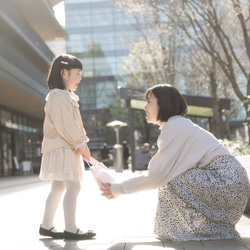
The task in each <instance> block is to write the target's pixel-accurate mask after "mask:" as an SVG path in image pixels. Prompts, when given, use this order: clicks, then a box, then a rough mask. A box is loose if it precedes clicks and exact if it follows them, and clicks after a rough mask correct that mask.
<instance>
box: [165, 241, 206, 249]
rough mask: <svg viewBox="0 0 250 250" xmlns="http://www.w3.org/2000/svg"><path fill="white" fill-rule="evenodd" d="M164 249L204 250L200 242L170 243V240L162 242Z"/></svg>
mask: <svg viewBox="0 0 250 250" xmlns="http://www.w3.org/2000/svg"><path fill="white" fill-rule="evenodd" d="M162 242H163V246H164V249H165V248H167V249H178V250H179V249H181V250H184V249H186V247H187V248H188V249H192V250H193V249H194V250H196V249H204V245H203V244H202V242H201V241H185V242H184V241H171V240H162Z"/></svg>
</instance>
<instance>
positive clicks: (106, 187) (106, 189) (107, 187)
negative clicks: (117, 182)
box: [100, 183, 115, 199]
mask: <svg viewBox="0 0 250 250" xmlns="http://www.w3.org/2000/svg"><path fill="white" fill-rule="evenodd" d="M100 190H101V191H102V195H103V196H105V197H106V198H107V199H114V198H115V196H114V195H113V194H112V191H111V183H102V187H101V188H100Z"/></svg>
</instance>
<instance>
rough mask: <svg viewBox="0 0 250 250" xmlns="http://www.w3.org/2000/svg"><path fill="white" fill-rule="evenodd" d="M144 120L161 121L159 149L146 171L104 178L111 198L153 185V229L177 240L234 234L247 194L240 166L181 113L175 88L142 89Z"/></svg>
mask: <svg viewBox="0 0 250 250" xmlns="http://www.w3.org/2000/svg"><path fill="white" fill-rule="evenodd" d="M145 99H146V101H147V105H146V106H145V108H144V110H145V113H146V119H147V121H148V122H149V123H154V124H157V125H159V126H160V129H161V133H160V136H159V138H158V141H157V145H158V152H157V153H156V154H155V155H154V157H153V158H152V159H151V161H150V162H149V166H148V172H147V174H145V175H142V176H140V177H137V178H131V179H129V180H126V181H123V182H120V183H104V184H103V195H104V196H106V197H107V198H109V199H112V198H114V197H116V196H119V195H121V194H131V193H134V192H138V191H141V190H146V189H153V188H158V190H159V197H158V207H157V211H156V217H155V231H154V232H155V234H156V235H158V236H159V237H160V238H163V239H164V238H167V239H172V240H178V241H189V240H217V239H231V238H237V237H239V234H238V232H237V231H236V230H235V224H236V223H237V222H238V221H239V219H240V217H241V215H242V214H243V211H244V208H245V206H246V203H247V201H248V199H249V195H250V186H249V181H248V177H247V174H246V171H245V169H244V168H243V167H242V166H241V165H240V163H239V162H238V161H237V160H236V158H235V157H234V156H232V155H231V154H230V153H229V151H228V150H226V149H225V148H224V147H223V146H222V145H221V144H220V143H219V142H218V140H217V139H216V138H215V137H214V136H213V135H212V134H211V133H209V132H208V131H206V130H204V129H202V128H201V127H199V126H197V125H195V124H194V123H192V122H191V121H190V120H189V119H187V118H184V116H185V114H186V112H187V105H186V102H185V100H184V98H183V97H182V95H181V94H180V93H179V91H178V90H177V89H176V88H175V87H173V86H171V85H168V84H162V85H156V86H154V87H152V88H150V89H148V90H147V92H146V94H145Z"/></svg>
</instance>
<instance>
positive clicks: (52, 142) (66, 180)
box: [39, 55, 95, 240]
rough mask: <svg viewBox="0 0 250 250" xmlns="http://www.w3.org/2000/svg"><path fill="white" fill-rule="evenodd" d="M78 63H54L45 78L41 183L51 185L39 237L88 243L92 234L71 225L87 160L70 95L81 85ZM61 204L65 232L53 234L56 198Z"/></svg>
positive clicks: (64, 59)
mask: <svg viewBox="0 0 250 250" xmlns="http://www.w3.org/2000/svg"><path fill="white" fill-rule="evenodd" d="M81 73H82V63H81V62H80V60H79V59H78V58H76V57H74V56H71V55H59V56H58V57H56V58H55V59H54V61H53V62H52V65H51V67H50V70H49V74H48V79H47V82H48V87H49V90H50V92H49V93H48V95H47V97H46V101H47V103H46V105H45V120H44V129H43V130H44V138H43V144H42V154H43V156H42V163H41V171H40V176H39V177H40V178H41V180H50V181H52V185H51V192H50V194H49V196H48V198H47V201H46V206H45V213H44V218H43V222H42V224H41V226H40V230H39V233H40V234H41V235H43V236H50V237H52V238H56V239H62V238H64V239H76V240H83V239H90V238H93V237H94V236H95V233H94V232H93V231H87V232H82V231H81V230H79V229H78V228H77V226H76V223H75V212H76V202H77V196H78V194H79V191H80V189H81V184H80V181H82V174H83V170H84V164H83V159H82V157H83V158H86V159H88V158H89V157H90V151H89V148H88V146H87V142H88V140H89V139H88V137H87V136H86V132H85V129H84V127H83V124H82V120H81V115H80V112H79V105H78V101H79V98H78V96H77V95H75V94H74V91H75V90H76V89H77V86H78V84H79V83H80V81H81ZM65 189H66V192H65V195H64V200H63V210H64V220H65V231H64V232H57V231H56V230H55V228H54V226H53V220H54V216H55V213H56V210H57V208H58V204H59V201H60V198H61V196H62V194H63V192H64V191H65Z"/></svg>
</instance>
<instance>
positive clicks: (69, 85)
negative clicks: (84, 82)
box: [62, 69, 82, 91]
mask: <svg viewBox="0 0 250 250" xmlns="http://www.w3.org/2000/svg"><path fill="white" fill-rule="evenodd" d="M81 74H82V71H81V70H80V69H71V70H66V69H64V70H63V71H62V77H63V81H64V84H65V89H66V90H70V91H76V89H77V87H78V84H79V83H80V81H81V79H82V77H81Z"/></svg>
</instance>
